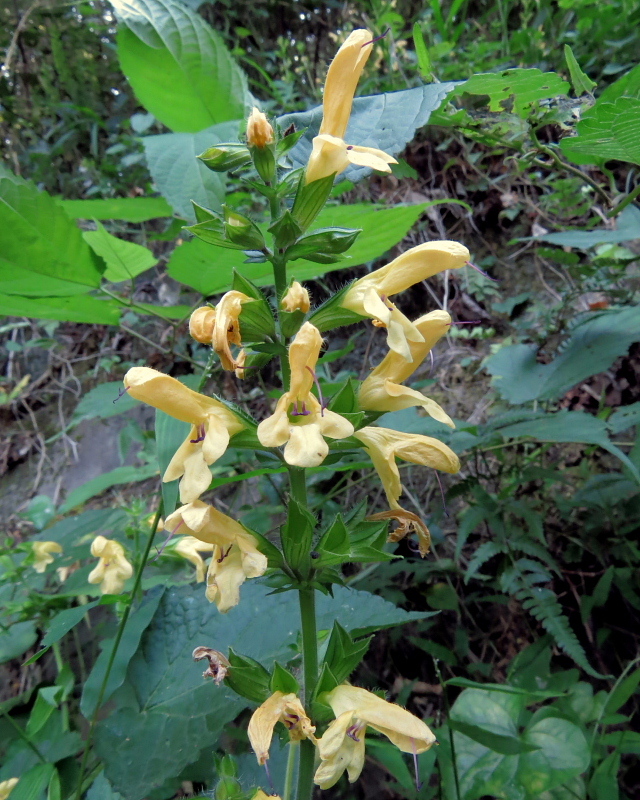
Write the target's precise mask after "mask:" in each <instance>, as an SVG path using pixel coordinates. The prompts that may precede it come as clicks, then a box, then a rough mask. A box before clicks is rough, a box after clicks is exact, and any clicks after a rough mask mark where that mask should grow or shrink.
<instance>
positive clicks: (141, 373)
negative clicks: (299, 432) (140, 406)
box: [124, 367, 244, 503]
mask: <svg viewBox="0 0 640 800" xmlns="http://www.w3.org/2000/svg"><path fill="white" fill-rule="evenodd" d="M124 385H125V387H126V388H127V389H128V391H129V394H130V395H131V397H135V398H136V400H142V402H143V403H148V404H149V405H151V406H154V407H155V408H158V409H160V411H164V412H165V413H166V414H169V415H170V416H172V417H175V418H176V419H179V420H182V421H183V422H189V423H190V424H191V425H192V428H191V432H190V433H189V435H188V436H187V438H186V439H185V441H184V442H183V444H181V445H180V447H179V448H178V450H177V451H176V453H175V455H174V456H173V458H172V459H171V461H170V463H169V466H168V467H167V469H166V472H165V473H164V475H163V477H162V480H163V481H165V482H166V481H173V480H175V479H176V478H182V480H181V481H180V501H181V502H182V503H190V502H192V501H193V500H196V499H197V498H198V497H200V495H201V494H202V493H203V492H205V491H206V490H207V489H208V488H209V484H210V483H211V473H210V471H209V465H210V464H213V463H214V461H217V459H219V458H220V456H221V455H222V454H223V453H224V452H225V450H226V449H227V447H228V445H229V439H230V437H231V436H233V435H234V434H235V433H238V431H240V430H242V428H243V427H244V426H243V423H242V422H241V420H240V419H239V418H238V417H237V416H236V415H235V414H234V413H233V412H231V411H229V409H228V408H227V407H226V406H225V405H224V404H223V403H221V402H220V401H219V400H215V399H214V398H213V397H206V396H205V395H203V394H199V393H198V392H194V391H192V390H191V389H189V388H188V387H187V386H185V385H184V384H182V383H180V381H177V380H176V379H175V378H171V377H170V376H169V375H164V374H163V373H162V372H158V371H157V370H155V369H150V368H149V367H133V368H132V369H130V370H129V371H128V372H127V374H126V375H125V376H124Z"/></svg>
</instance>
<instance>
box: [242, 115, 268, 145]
mask: <svg viewBox="0 0 640 800" xmlns="http://www.w3.org/2000/svg"><path fill="white" fill-rule="evenodd" d="M247 144H248V145H249V146H250V147H266V146H267V145H268V144H273V128H272V127H271V125H270V124H269V120H268V119H267V117H266V116H265V114H263V113H262V111H260V110H259V109H257V108H256V107H255V106H254V107H253V109H252V110H251V114H250V115H249V119H248V120H247Z"/></svg>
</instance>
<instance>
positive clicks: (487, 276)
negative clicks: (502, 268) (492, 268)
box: [467, 261, 499, 283]
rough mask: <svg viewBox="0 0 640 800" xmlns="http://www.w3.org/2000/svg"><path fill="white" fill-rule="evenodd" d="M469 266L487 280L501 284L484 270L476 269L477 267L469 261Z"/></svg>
mask: <svg viewBox="0 0 640 800" xmlns="http://www.w3.org/2000/svg"><path fill="white" fill-rule="evenodd" d="M467 266H469V267H471V269H475V271H476V272H479V273H480V274H481V275H482V276H483V277H484V278H487V279H488V280H490V281H493V282H494V283H499V281H498V279H497V278H492V277H491V275H489V274H488V273H487V272H485V271H484V270H482V269H480V267H476V265H475V264H472V263H471V262H470V261H467Z"/></svg>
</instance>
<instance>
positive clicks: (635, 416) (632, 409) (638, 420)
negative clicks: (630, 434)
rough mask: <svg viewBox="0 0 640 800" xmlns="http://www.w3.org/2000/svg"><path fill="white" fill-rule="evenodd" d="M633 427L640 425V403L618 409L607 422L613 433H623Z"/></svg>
mask: <svg viewBox="0 0 640 800" xmlns="http://www.w3.org/2000/svg"><path fill="white" fill-rule="evenodd" d="M632 425H640V402H638V403H631V405H630V406H623V407H622V408H618V409H616V410H615V411H614V412H613V414H612V415H611V416H610V417H609V419H608V420H607V428H609V430H610V431H611V433H613V434H616V433H622V431H626V430H627V429H628V428H630V427H631V426H632Z"/></svg>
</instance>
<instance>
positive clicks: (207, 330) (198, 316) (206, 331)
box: [189, 306, 216, 344]
mask: <svg viewBox="0 0 640 800" xmlns="http://www.w3.org/2000/svg"><path fill="white" fill-rule="evenodd" d="M215 322H216V310H215V308H211V306H201V307H200V308H196V310H195V311H194V312H193V314H192V315H191V316H190V317H189V333H190V334H191V337H192V338H193V339H195V340H196V342H200V344H211V342H212V341H213V326H214V325H215Z"/></svg>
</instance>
